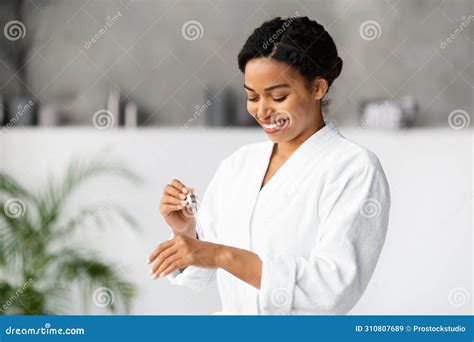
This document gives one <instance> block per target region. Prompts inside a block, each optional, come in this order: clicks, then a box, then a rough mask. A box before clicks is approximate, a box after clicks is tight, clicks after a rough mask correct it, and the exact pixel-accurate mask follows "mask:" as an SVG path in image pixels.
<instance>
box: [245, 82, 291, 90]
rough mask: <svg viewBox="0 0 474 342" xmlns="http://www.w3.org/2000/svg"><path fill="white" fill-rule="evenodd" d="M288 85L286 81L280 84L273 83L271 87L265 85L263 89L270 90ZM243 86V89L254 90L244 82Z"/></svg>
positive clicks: (287, 86)
mask: <svg viewBox="0 0 474 342" xmlns="http://www.w3.org/2000/svg"><path fill="white" fill-rule="evenodd" d="M289 87H290V86H289V85H288V84H286V83H282V84H275V85H272V86H271V87H267V88H265V89H263V90H264V91H270V90H273V89H278V88H289ZM244 88H245V89H248V90H250V91H255V90H253V89H252V88H250V87H248V86H247V85H245V84H244Z"/></svg>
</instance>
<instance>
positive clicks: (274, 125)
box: [263, 118, 287, 129]
mask: <svg viewBox="0 0 474 342" xmlns="http://www.w3.org/2000/svg"><path fill="white" fill-rule="evenodd" d="M286 120H287V119H286V118H285V119H281V120H278V122H277V123H274V124H271V125H265V124H263V127H265V128H268V129H274V128H278V127H281V126H283V125H284V124H285V122H286Z"/></svg>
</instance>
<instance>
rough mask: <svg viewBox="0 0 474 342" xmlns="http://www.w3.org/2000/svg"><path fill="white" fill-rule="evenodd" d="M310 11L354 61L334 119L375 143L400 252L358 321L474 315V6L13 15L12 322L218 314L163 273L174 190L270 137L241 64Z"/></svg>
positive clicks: (19, 8) (7, 144) (8, 21)
mask: <svg viewBox="0 0 474 342" xmlns="http://www.w3.org/2000/svg"><path fill="white" fill-rule="evenodd" d="M275 16H282V17H292V16H308V17H310V18H312V19H315V20H317V21H318V22H320V23H321V24H323V25H324V26H325V28H326V30H327V31H328V32H329V33H330V34H331V36H332V37H333V38H334V40H335V42H336V45H337V48H338V51H339V54H340V56H341V58H342V59H343V61H344V66H343V70H342V74H341V75H340V77H339V78H338V79H337V81H335V83H334V85H333V86H332V87H331V90H330V92H329V93H328V95H327V99H328V100H329V105H328V106H327V107H326V109H325V113H324V115H325V118H326V120H331V121H334V122H335V123H336V124H337V125H338V127H339V128H340V131H341V132H342V133H343V134H344V135H345V136H347V137H348V138H349V139H351V140H353V141H355V142H357V143H360V144H362V145H364V146H366V147H367V148H369V149H371V150H372V151H374V152H375V153H376V154H377V156H378V157H379V159H380V160H381V162H382V165H383V167H384V170H385V172H386V174H387V178H388V180H389V183H390V187H391V191H392V215H391V222H390V226H389V234H388V236H387V241H386V246H385V248H384V251H383V253H382V256H381V259H380V262H379V264H378V266H377V269H376V272H375V273H374V277H373V279H372V282H371V283H370V284H369V287H368V289H367V291H366V293H365V294H364V296H363V298H362V299H361V301H360V302H359V303H358V305H357V306H356V308H354V310H353V311H352V313H354V314H468V313H471V312H472V308H473V306H472V298H471V297H472V293H473V285H472V284H473V278H472V273H473V272H472V269H473V262H472V261H473V257H472V242H473V238H472V197H473V196H472V175H473V173H472V146H473V141H472V136H473V130H472V128H471V127H472V126H471V117H472V113H473V95H474V94H473V85H474V70H473V69H474V65H473V59H474V55H473V43H474V3H473V1H472V0H451V1H446V0H420V1H409V0H384V1H375V0H363V1H355V0H353V1H349V0H347V1H343V0H336V1H329V0H327V1H326V0H324V1H323V0H297V1H266V0H262V1H253V0H252V1H250V0H246V1H234V0H208V1H182V0H176V1H164V0H159V1H152V0H116V1H112V0H76V1H66V0H22V1H20V0H3V1H2V2H1V3H0V28H1V29H2V30H1V32H0V124H1V125H2V127H1V128H0V171H1V174H2V177H1V179H0V192H1V193H0V199H1V200H2V202H0V204H1V205H2V207H3V209H4V210H3V213H2V216H1V218H0V222H1V224H0V229H2V231H1V235H0V237H1V245H0V247H1V253H0V254H1V255H0V275H1V278H0V279H1V282H0V301H1V302H0V304H2V303H4V304H3V307H2V306H1V305H0V310H1V311H0V313H3V314H14V313H19V314H44V313H62V312H65V313H119V312H125V313H132V314H206V313H212V312H215V311H218V310H219V297H218V293H217V289H216V288H215V287H211V288H210V289H208V290H206V291H205V292H204V293H194V292H192V291H191V290H188V289H182V288H178V287H173V286H171V285H170V284H168V283H167V281H166V280H157V281H152V280H150V279H149V277H148V267H147V266H146V265H145V259H146V257H147V256H148V254H149V252H150V251H151V250H152V249H153V247H154V246H156V245H157V244H158V243H159V242H161V241H163V240H164V239H166V238H168V236H169V228H168V227H167V226H166V224H165V222H164V221H163V219H162V218H161V217H160V215H159V212H158V203H159V200H160V197H161V193H162V190H163V187H164V186H165V185H166V184H167V183H169V182H170V181H171V180H172V179H173V178H178V179H181V180H182V181H183V182H184V183H185V184H189V186H194V187H196V189H197V193H198V196H199V195H200V196H202V195H203V194H204V191H205V189H206V186H207V184H208V182H209V181H210V179H211V178H212V176H213V174H214V172H215V170H216V168H217V165H218V164H219V162H220V160H222V159H223V158H225V157H226V156H227V155H229V154H230V153H231V152H233V151H234V150H235V149H237V148H238V147H240V146H242V145H244V144H247V143H252V142H257V141H264V140H266V139H267V138H266V136H265V134H264V133H263V132H262V131H261V129H260V128H258V127H256V123H255V121H254V120H253V118H252V117H251V116H250V115H249V114H248V113H247V112H246V105H245V98H246V96H245V92H244V90H243V82H242V80H243V76H242V74H241V73H240V71H239V70H238V67H237V54H238V52H239V51H240V48H241V47H242V45H243V43H244V42H245V40H246V38H247V37H248V36H249V35H250V34H251V32H252V31H253V30H254V29H255V28H256V27H258V26H260V25H261V24H262V23H263V21H265V20H269V19H271V18H273V17H275Z"/></svg>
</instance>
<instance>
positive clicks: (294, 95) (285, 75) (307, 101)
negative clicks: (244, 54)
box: [244, 57, 327, 143]
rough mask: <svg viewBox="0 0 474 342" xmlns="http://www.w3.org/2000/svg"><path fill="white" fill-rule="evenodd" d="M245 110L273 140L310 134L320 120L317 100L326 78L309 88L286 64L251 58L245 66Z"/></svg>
mask: <svg viewBox="0 0 474 342" xmlns="http://www.w3.org/2000/svg"><path fill="white" fill-rule="evenodd" d="M244 79H245V81H244V83H245V84H244V88H245V91H246V92H247V110H248V112H249V114H250V115H252V116H253V117H254V118H255V120H256V121H257V122H258V123H259V124H260V125H261V126H262V127H263V129H264V131H265V133H266V134H267V136H268V137H269V139H271V140H272V141H273V142H274V143H285V142H291V141H293V140H295V139H298V140H299V138H302V140H304V139H305V138H307V137H309V136H311V134H312V133H314V132H315V129H317V128H318V127H320V125H321V124H322V122H323V119H322V115H321V110H320V100H321V98H322V97H323V96H324V94H325V93H326V90H327V81H326V80H324V79H317V80H315V81H314V85H313V88H312V90H309V89H308V86H307V84H306V82H305V80H304V78H303V77H302V76H301V75H299V74H298V73H297V72H296V71H295V70H294V69H293V68H291V67H290V66H289V65H288V64H286V63H283V62H279V61H276V60H274V59H271V58H265V57H263V58H254V59H251V60H250V61H249V62H248V63H247V64H246V66H245V73H244Z"/></svg>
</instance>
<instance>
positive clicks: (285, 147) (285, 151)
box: [274, 117, 326, 158]
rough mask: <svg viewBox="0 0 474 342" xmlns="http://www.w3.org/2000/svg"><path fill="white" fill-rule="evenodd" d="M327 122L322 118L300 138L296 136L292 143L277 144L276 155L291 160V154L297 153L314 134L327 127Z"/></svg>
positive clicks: (300, 135) (301, 134)
mask: <svg viewBox="0 0 474 342" xmlns="http://www.w3.org/2000/svg"><path fill="white" fill-rule="evenodd" d="M325 125H326V124H325V122H324V120H323V118H322V117H321V118H320V120H318V121H317V122H316V123H315V124H314V125H311V127H309V128H308V129H305V130H304V131H303V132H301V133H300V134H299V135H298V136H296V137H295V138H294V139H292V140H290V141H285V142H281V143H277V144H276V145H275V150H274V154H275V155H277V154H278V156H279V157H282V158H289V157H290V156H291V154H292V153H293V152H294V151H296V149H297V148H298V147H300V146H301V144H302V143H304V142H305V141H306V139H308V138H309V137H310V136H312V135H313V134H314V133H316V132H317V131H319V130H320V129H321V128H323V127H324V126H325Z"/></svg>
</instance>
